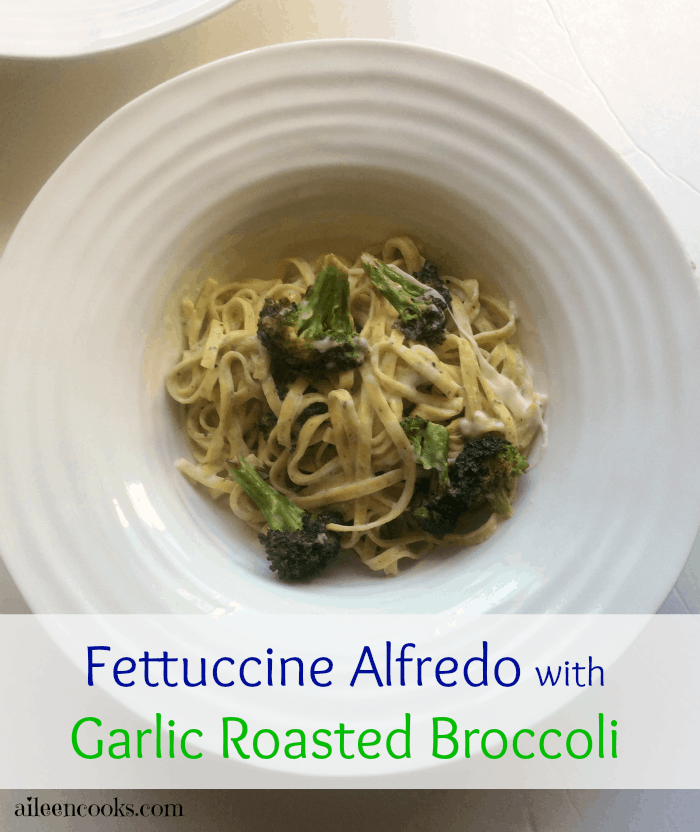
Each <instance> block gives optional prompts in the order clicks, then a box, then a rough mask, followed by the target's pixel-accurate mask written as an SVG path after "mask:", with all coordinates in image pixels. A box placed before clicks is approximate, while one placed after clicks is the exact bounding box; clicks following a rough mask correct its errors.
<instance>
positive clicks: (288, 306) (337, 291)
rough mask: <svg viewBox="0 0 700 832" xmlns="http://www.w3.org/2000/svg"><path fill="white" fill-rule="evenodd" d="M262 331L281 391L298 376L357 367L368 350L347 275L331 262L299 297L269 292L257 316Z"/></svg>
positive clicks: (315, 376) (319, 375)
mask: <svg viewBox="0 0 700 832" xmlns="http://www.w3.org/2000/svg"><path fill="white" fill-rule="evenodd" d="M258 337H259V338H260V341H261V342H262V344H263V346H264V347H265V348H266V349H267V351H268V352H269V353H270V370H271V373H272V377H273V379H274V380H275V384H276V385H277V388H278V391H280V390H284V389H285V388H286V387H288V386H289V385H290V384H291V383H292V382H293V381H294V380H295V379H297V378H298V377H299V376H306V377H308V378H309V379H310V380H311V381H313V380H314V379H319V378H327V377H328V376H329V375H330V374H332V373H337V372H341V371H342V370H351V369H353V368H354V367H358V366H359V365H360V364H362V362H363V361H364V360H365V356H366V352H367V347H366V344H365V343H364V341H363V339H361V338H360V337H359V335H358V334H357V333H356V332H355V322H354V321H353V319H352V315H351V314H350V286H349V284H348V278H347V275H345V274H343V272H341V271H340V270H339V269H337V268H336V267H335V266H332V265H327V266H324V267H323V268H322V269H321V271H320V272H319V273H318V274H317V275H316V280H315V281H314V283H313V285H312V286H311V287H310V288H309V289H308V290H307V292H306V295H305V296H304V297H303V299H302V300H301V301H300V302H299V303H292V302H291V301H289V300H287V299H286V298H281V299H280V300H272V299H270V298H268V299H267V300H266V301H265V304H264V306H263V308H262V310H261V312H260V317H259V319H258ZM285 392H286V390H285Z"/></svg>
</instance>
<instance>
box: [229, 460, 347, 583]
mask: <svg viewBox="0 0 700 832" xmlns="http://www.w3.org/2000/svg"><path fill="white" fill-rule="evenodd" d="M230 472H231V476H232V477H233V478H234V479H235V480H236V482H237V483H238V484H239V485H240V486H241V488H242V489H243V490H244V491H245V493H246V494H247V495H248V496H249V497H250V499H251V500H252V501H253V502H254V503H255V504H256V505H257V506H258V508H259V509H260V511H262V513H263V514H264V515H265V519H266V520H267V523H268V525H269V527H270V531H269V532H268V533H267V534H260V535H258V538H259V539H260V542H261V543H263V544H264V546H265V552H266V553H267V559H268V560H269V561H270V569H271V570H272V571H273V572H277V574H278V576H279V577H280V578H281V579H282V580H283V581H309V580H311V579H312V578H315V577H317V576H318V575H320V574H321V572H323V570H324V569H325V568H326V567H327V566H328V565H329V564H330V563H331V561H332V560H334V558H335V557H336V556H337V554H338V552H339V551H340V538H339V537H338V536H337V535H336V534H334V533H333V532H329V531H327V530H326V524H327V523H329V522H335V521H336V520H337V519H340V518H336V517H331V516H326V517H322V516H319V515H316V514H308V513H307V512H305V511H304V510H303V509H301V508H299V506H296V505H294V503H293V502H292V501H291V500H289V499H288V498H287V497H285V496H284V495H283V494H280V493H279V491H276V490H275V489H274V488H273V487H272V486H271V485H268V484H267V483H266V482H265V481H264V480H263V479H262V477H261V476H260V475H259V474H258V473H257V471H256V470H255V468H253V466H252V465H251V464H250V463H249V462H246V461H245V460H244V459H241V460H240V462H239V463H238V467H237V468H234V467H233V466H232V467H231V468H230Z"/></svg>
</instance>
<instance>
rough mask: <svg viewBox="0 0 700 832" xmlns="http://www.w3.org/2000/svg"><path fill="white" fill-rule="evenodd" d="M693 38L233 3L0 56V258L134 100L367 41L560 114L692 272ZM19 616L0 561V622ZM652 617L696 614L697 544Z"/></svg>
mask: <svg viewBox="0 0 700 832" xmlns="http://www.w3.org/2000/svg"><path fill="white" fill-rule="evenodd" d="M699 36H700V6H698V5H697V4H696V3H695V2H693V0H668V2H666V3H664V4H660V3H657V2H652V1H651V0H587V2H585V3H584V2H582V0H437V2H436V0H345V2H343V0H240V2H239V3H236V4H235V5H234V6H232V7H231V8H229V9H228V10H227V11H224V12H222V13H220V14H218V15H216V16H215V17H212V18H210V19H209V20H208V21H205V22H204V23H202V24H200V25H198V26H196V27H193V28H191V29H188V30H185V31H183V32H179V33H176V34H173V35H170V36H168V37H165V38H162V39H160V40H157V41H153V42H151V43H148V44H143V45H139V46H134V47H129V48H127V49H124V50H122V51H120V52H115V53H109V54H104V55H100V56H97V57H88V58H80V59H74V60H53V61H31V60H28V61H23V60H16V59H3V58H0V251H1V250H2V249H3V248H4V246H5V244H6V242H7V240H8V239H9V237H10V235H11V233H12V231H13V229H14V227H15V225H16V224H17V222H18V221H19V219H20V217H21V216H22V214H23V212H24V210H25V209H26V208H27V206H28V205H29V203H30V202H31V200H32V198H33V197H34V195H35V194H36V193H37V192H38V191H39V189H40V188H41V186H42V185H43V183H44V182H45V181H46V179H47V178H48V177H49V176H50V175H51V173H52V172H53V171H54V170H55V169H56V167H57V166H58V165H59V164H60V163H61V162H62V161H63V159H64V158H65V157H66V156H67V155H68V154H69V153H70V152H71V151H72V150H73V149H74V148H75V147H76V146H77V145H78V144H79V143H80V141H81V140H82V139H83V138H85V136H87V135H88V134H89V133H90V132H91V131H92V130H93V129H94V128H95V127H96V126H97V125H98V124H99V123H100V122H101V121H102V120H103V119H105V118H106V117H107V116H108V115H109V114H110V113H112V112H114V111H115V110H116V109H118V108H119V107H120V106H122V105H123V104H125V103H126V102H128V101H129V100H131V99H132V98H134V97H135V96H137V95H139V94H140V93H142V92H145V91H146V90H148V89H150V88H151V87H153V86H156V85H157V84H159V83H161V82H162V81H165V80H167V79H168V78H171V77H173V76H175V75H178V74H180V73H182V72H184V71H186V70H188V69H191V68H192V67H195V66H198V65H200V64H204V63H207V62H209V61H212V60H216V59H217V58H221V57H224V56H226V55H231V54H234V53H237V52H242V51H245V50H248V49H253V48H256V47H260V46H265V45H268V44H274V43H282V42H287V41H294V40H304V39H308V38H319V37H375V38H376V37H379V38H389V39H397V40H403V41H413V42H417V43H421V44H425V45H428V46H433V47H437V48H440V49H445V50H447V51H450V52H454V53H458V54H461V55H464V56H466V57H469V58H472V59H474V60H477V61H481V62H482V63H485V64H489V65H491V66H494V67H497V68H499V69H502V70H504V71H506V72H508V73H510V74H511V75H514V76H516V77H518V78H520V79H522V80H524V81H527V82H528V83H530V84H532V85H533V86H535V87H537V88H539V89H540V90H542V91H543V92H545V93H546V94H548V95H549V96H551V97H552V98H554V99H555V100H556V101H558V102H559V103H561V104H562V105H564V106H565V107H567V108H568V109H569V110H571V111H572V112H573V113H575V114H576V115H578V116H579V117H580V118H581V119H583V120H584V121H585V122H587V123H588V124H589V126H591V127H592V128H593V129H594V130H596V131H597V132H598V133H599V135H600V136H601V137H602V138H603V139H604V140H605V141H607V142H608V143H609V144H610V145H611V146H612V147H613V148H614V149H615V150H617V151H618V152H619V153H620V154H621V155H622V156H623V158H624V159H625V160H626V161H627V163H628V164H629V165H630V167H631V168H632V169H633V170H634V171H635V172H636V173H637V174H638V176H639V177H640V178H641V179H642V180H643V181H644V182H645V183H646V185H647V187H648V188H649V190H650V191H651V192H652V193H653V194H654V196H655V197H656V199H657V201H658V202H659V203H660V205H661V207H662V208H663V210H664V211H665V212H666V214H667V215H668V217H669V219H670V221H671V223H672V224H673V226H674V227H675V229H676V232H677V233H678V235H679V237H680V239H681V241H682V243H683V244H684V245H685V248H686V251H687V253H688V257H689V259H690V260H691V261H692V262H693V263H698V264H699V265H700V152H699V151H700V94H698V89H700V86H699V84H698V78H700V48H699V47H698V42H699ZM697 358H698V357H689V356H686V357H683V360H696V359H697ZM0 360H1V359H0ZM6 395H7V392H6ZM0 554H1V553H0ZM661 555H662V553H661ZM28 611H29V610H28V607H27V605H26V603H25V601H24V599H23V598H22V596H21V595H20V593H19V592H18V590H17V588H16V586H15V585H14V582H13V581H12V579H11V577H10V575H9V574H8V573H7V570H6V569H5V567H4V565H2V564H1V563H0V612H3V613H13V612H14V613H19V612H28ZM660 611H661V612H683V613H687V612H693V613H698V612H700V540H696V542H695V545H694V546H693V549H692V551H691V553H690V557H689V559H688V562H687V564H686V566H685V569H684V570H683V572H682V574H681V575H680V577H679V579H678V582H677V583H676V585H675V587H674V588H673V590H672V592H671V593H670V595H669V596H668V598H667V599H666V601H665V602H664V604H663V605H662V607H661V610H660Z"/></svg>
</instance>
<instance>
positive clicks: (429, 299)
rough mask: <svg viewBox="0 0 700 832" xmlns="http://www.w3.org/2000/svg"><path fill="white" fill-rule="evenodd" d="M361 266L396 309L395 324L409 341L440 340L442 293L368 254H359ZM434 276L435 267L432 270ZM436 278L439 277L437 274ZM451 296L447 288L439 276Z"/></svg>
mask: <svg viewBox="0 0 700 832" xmlns="http://www.w3.org/2000/svg"><path fill="white" fill-rule="evenodd" d="M362 267H363V268H364V270H365V272H366V273H367V275H368V276H369V279H370V280H371V281H372V283H373V284H374V285H375V286H376V287H377V289H379V291H380V292H381V293H382V294H383V295H384V297H385V298H386V299H387V300H388V301H389V303H390V304H391V305H392V306H393V307H394V309H395V310H396V311H397V312H398V313H399V319H398V321H397V322H396V327H397V328H398V329H400V330H401V332H403V334H404V335H405V336H406V337H407V338H410V339H411V340H412V341H425V343H426V344H442V342H443V341H444V340H445V324H446V319H445V312H446V311H447V308H448V303H449V301H447V300H446V299H445V297H444V296H443V293H442V292H441V291H440V290H439V289H436V288H433V287H432V286H429V285H428V284H422V283H419V282H418V279H417V278H414V277H411V275H409V274H406V272H402V271H401V269H398V268H396V267H395V266H387V265H386V263H382V262H381V261H380V260H377V259H376V258H374V257H372V256H371V255H369V254H363V255H362ZM435 274H436V276H437V269H436V270H435ZM437 279H438V280H440V278H439V277H438V278H437ZM440 283H441V284H442V286H443V288H444V289H445V291H447V294H448V296H449V297H450V300H451V295H449V290H448V289H447V287H446V286H444V284H443V283H442V281H441V280H440Z"/></svg>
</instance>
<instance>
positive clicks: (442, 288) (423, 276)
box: [413, 260, 452, 306]
mask: <svg viewBox="0 0 700 832" xmlns="http://www.w3.org/2000/svg"><path fill="white" fill-rule="evenodd" d="M413 276H414V277H415V278H416V280H417V281H418V282H419V283H422V284H423V285H424V286H429V287H430V288H431V289H435V291H436V292H439V293H440V294H441V295H442V298H443V300H444V301H445V303H446V304H447V305H448V306H449V305H450V304H451V303H452V292H450V290H449V289H448V288H447V284H446V283H445V281H444V280H443V279H442V278H441V277H440V275H439V274H438V270H437V266H436V265H435V263H431V262H430V260H426V261H425V263H423V267H422V268H421V270H420V271H419V272H413Z"/></svg>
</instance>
